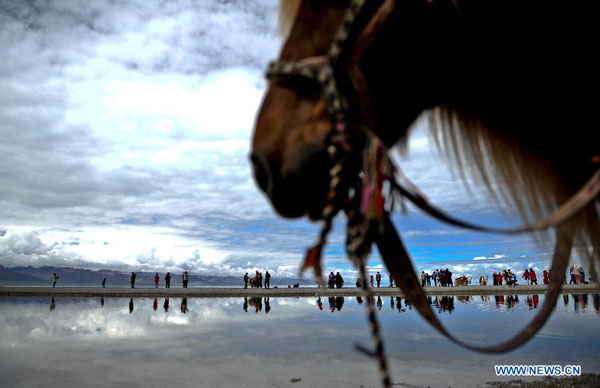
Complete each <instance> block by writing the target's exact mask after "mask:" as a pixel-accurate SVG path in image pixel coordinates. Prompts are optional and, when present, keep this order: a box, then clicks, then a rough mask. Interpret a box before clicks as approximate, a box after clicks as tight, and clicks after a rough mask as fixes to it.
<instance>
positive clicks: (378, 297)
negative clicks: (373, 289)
mask: <svg viewBox="0 0 600 388" xmlns="http://www.w3.org/2000/svg"><path fill="white" fill-rule="evenodd" d="M382 306H383V301H382V300H381V297H380V296H377V309H379V310H381V307H382Z"/></svg>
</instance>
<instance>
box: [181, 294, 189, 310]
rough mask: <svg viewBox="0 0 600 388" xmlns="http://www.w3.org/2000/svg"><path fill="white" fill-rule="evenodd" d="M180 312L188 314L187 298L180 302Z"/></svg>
mask: <svg viewBox="0 0 600 388" xmlns="http://www.w3.org/2000/svg"><path fill="white" fill-rule="evenodd" d="M181 312H182V313H184V314H185V313H187V312H188V308H187V298H183V299H182V300H181Z"/></svg>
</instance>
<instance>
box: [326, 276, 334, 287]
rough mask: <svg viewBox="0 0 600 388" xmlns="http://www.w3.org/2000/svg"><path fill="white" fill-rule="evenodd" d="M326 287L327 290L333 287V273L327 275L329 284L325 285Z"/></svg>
mask: <svg viewBox="0 0 600 388" xmlns="http://www.w3.org/2000/svg"><path fill="white" fill-rule="evenodd" d="M327 286H328V287H329V288H333V287H334V286H335V275H334V274H333V272H330V273H329V282H328V283H327Z"/></svg>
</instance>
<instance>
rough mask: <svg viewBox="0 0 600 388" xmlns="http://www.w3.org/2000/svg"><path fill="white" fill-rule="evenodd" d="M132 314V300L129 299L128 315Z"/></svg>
mask: <svg viewBox="0 0 600 388" xmlns="http://www.w3.org/2000/svg"><path fill="white" fill-rule="evenodd" d="M132 312H133V298H130V299H129V314H131V313H132Z"/></svg>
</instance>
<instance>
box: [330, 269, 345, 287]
mask: <svg viewBox="0 0 600 388" xmlns="http://www.w3.org/2000/svg"><path fill="white" fill-rule="evenodd" d="M342 287H344V278H343V277H342V275H340V273H339V272H336V274H335V275H334V274H333V272H330V273H329V277H328V279H327V288H342Z"/></svg>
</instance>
